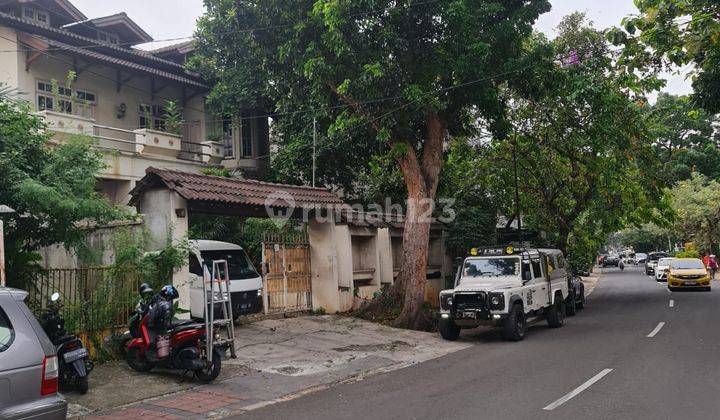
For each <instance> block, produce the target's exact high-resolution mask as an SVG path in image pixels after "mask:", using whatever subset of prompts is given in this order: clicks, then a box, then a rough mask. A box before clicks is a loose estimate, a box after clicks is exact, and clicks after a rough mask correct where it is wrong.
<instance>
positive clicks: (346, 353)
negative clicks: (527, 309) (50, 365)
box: [67, 315, 473, 419]
mask: <svg viewBox="0 0 720 420" xmlns="http://www.w3.org/2000/svg"><path fill="white" fill-rule="evenodd" d="M237 335H238V336H239V337H240V338H239V339H238V340H237V351H238V358H237V359H234V360H227V361H224V362H223V371H222V373H221V376H220V377H219V378H218V380H216V381H215V382H213V383H211V384H208V385H198V384H196V383H195V382H193V381H192V380H191V378H188V377H183V376H182V375H181V374H180V373H177V372H163V371H159V372H155V371H153V372H152V373H149V374H139V373H136V372H133V371H131V370H130V369H129V368H127V366H126V365H125V364H124V363H123V362H114V363H110V364H107V365H103V366H100V367H98V368H97V369H96V371H94V372H93V373H92V374H91V376H90V392H89V393H88V394H87V395H83V396H80V395H77V394H75V393H68V395H67V396H68V400H69V401H70V403H71V409H70V411H71V415H73V416H85V417H87V418H99V419H130V418H133V419H137V418H167V419H174V418H209V417H223V416H227V415H231V414H235V413H240V412H244V411H248V410H253V409H256V408H260V407H264V406H267V405H271V404H274V403H276V402H279V401H285V400H288V399H293V398H296V397H298V396H301V395H304V394H306V393H309V392H314V391H317V390H320V389H323V388H326V387H329V386H331V385H333V384H337V383H342V382H351V381H355V380H359V379H362V378H364V377H366V376H369V375H373V374H376V373H380V372H386V371H391V370H396V369H401V368H403V367H406V366H410V365H413V364H416V363H419V362H423V361H426V360H430V359H433V358H437V357H440V356H443V355H446V354H448V353H452V352H456V351H458V350H461V349H463V348H467V347H469V346H471V345H473V343H459V342H456V343H452V342H447V341H444V340H442V339H441V338H440V337H439V335H438V334H437V333H424V332H417V331H408V330H399V329H394V328H390V327H386V326H382V325H378V324H374V323H370V322H367V321H362V320H359V319H357V318H351V317H342V316H330V315H325V316H306V317H298V318H288V319H276V320H264V321H260V322H256V323H252V324H248V325H243V326H240V327H239V328H238V329H237Z"/></svg>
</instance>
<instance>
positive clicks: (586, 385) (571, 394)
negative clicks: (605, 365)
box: [543, 369, 612, 411]
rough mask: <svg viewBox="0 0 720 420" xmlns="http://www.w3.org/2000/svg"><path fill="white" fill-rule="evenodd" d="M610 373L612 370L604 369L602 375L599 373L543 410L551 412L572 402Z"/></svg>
mask: <svg viewBox="0 0 720 420" xmlns="http://www.w3.org/2000/svg"><path fill="white" fill-rule="evenodd" d="M610 372H612V369H603V370H602V371H600V373H598V374H597V375H595V376H593V377H592V378H590V379H588V380H587V381H585V383H584V384H582V385H580V386H579V387H577V388H575V389H573V390H572V391H570V392H569V393H568V394H566V395H565V396H564V397H562V398H560V399H559V400H557V401H555V402H553V403H550V404H548V405H547V406H545V407H544V408H543V410H547V411H550V410H554V409H556V408H558V407H560V406H561V405H563V404H565V403H566V402H568V401H570V400H571V399H573V398H574V397H576V396H577V395H578V394H579V393H581V392H583V391H585V390H586V389H588V388H590V386H591V385H592V384H594V383H595V382H597V381H599V380H600V379H602V378H603V377H604V376H605V375H607V374H608V373H610Z"/></svg>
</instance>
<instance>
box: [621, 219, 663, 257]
mask: <svg viewBox="0 0 720 420" xmlns="http://www.w3.org/2000/svg"><path fill="white" fill-rule="evenodd" d="M670 234H671V232H670V230H669V229H667V228H662V227H660V226H657V225H655V224H653V223H647V224H643V225H641V226H639V227H635V226H633V227H629V228H626V229H623V230H621V231H620V232H618V234H617V238H618V241H619V242H620V244H622V245H624V246H626V247H632V248H633V249H634V250H635V252H645V253H648V252H653V251H657V250H663V249H666V248H667V246H668V235H670ZM673 236H674V235H673Z"/></svg>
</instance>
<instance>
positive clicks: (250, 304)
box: [189, 239, 263, 318]
mask: <svg viewBox="0 0 720 420" xmlns="http://www.w3.org/2000/svg"><path fill="white" fill-rule="evenodd" d="M189 258H190V277H191V279H190V312H191V315H192V317H194V318H202V317H203V316H204V314H203V302H204V301H205V300H206V299H205V298H204V296H203V287H202V279H203V267H205V268H207V269H208V272H209V271H211V270H212V262H213V260H225V261H227V263H228V271H229V272H230V273H229V274H230V299H231V300H232V305H233V307H232V312H233V316H235V317H238V316H240V315H247V314H252V313H257V312H260V310H261V309H262V286H263V280H262V277H261V276H260V274H259V273H258V271H257V270H256V269H255V267H254V266H253V264H252V262H251V261H250V258H249V257H248V255H247V254H246V253H245V251H244V250H243V249H242V247H241V246H239V245H235V244H231V243H228V242H220V241H210V240H197V239H194V240H191V241H190V256H189Z"/></svg>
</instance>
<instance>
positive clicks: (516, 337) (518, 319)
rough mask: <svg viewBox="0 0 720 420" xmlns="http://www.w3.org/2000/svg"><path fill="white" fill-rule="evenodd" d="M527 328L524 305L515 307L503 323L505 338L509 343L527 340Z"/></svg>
mask: <svg viewBox="0 0 720 420" xmlns="http://www.w3.org/2000/svg"><path fill="white" fill-rule="evenodd" d="M526 328H527V324H526V322H525V312H524V311H523V307H522V305H514V306H513V307H512V309H511V310H510V314H509V315H508V317H507V318H505V320H504V321H503V327H502V333H503V337H504V338H505V339H506V340H508V341H521V340H522V339H523V338H525V330H526Z"/></svg>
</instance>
